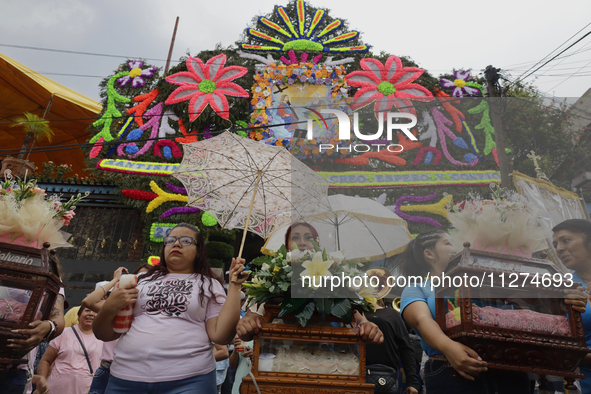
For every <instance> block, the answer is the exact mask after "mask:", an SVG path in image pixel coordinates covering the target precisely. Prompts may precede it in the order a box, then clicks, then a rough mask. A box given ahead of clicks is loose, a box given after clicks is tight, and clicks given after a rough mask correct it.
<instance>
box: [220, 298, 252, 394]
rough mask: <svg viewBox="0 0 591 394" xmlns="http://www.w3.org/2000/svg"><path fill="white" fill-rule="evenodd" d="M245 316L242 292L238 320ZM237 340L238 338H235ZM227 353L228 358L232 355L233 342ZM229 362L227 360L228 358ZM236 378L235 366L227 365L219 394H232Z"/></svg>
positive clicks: (244, 302)
mask: <svg viewBox="0 0 591 394" xmlns="http://www.w3.org/2000/svg"><path fill="white" fill-rule="evenodd" d="M244 315H246V294H245V293H244V291H241V292H240V318H243V317H244ZM236 338H238V337H236ZM228 352H229V354H230V357H231V356H232V354H233V353H234V341H232V343H230V344H229V345H228ZM228 360H229V358H228ZM235 376H236V366H234V367H232V366H230V365H229V364H228V370H227V371H226V379H225V380H224V383H223V384H222V387H221V394H230V393H232V387H233V386H234V379H235Z"/></svg>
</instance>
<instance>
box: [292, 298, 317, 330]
mask: <svg viewBox="0 0 591 394" xmlns="http://www.w3.org/2000/svg"><path fill="white" fill-rule="evenodd" d="M307 301H310V299H307ZM315 309H316V305H315V304H314V301H313V300H312V301H310V302H308V303H307V304H306V305H305V306H304V308H303V309H302V311H301V312H299V313H296V315H295V317H296V319H298V322H299V323H300V325H301V326H302V327H306V324H308V320H310V318H311V317H312V314H313V313H314V310H315Z"/></svg>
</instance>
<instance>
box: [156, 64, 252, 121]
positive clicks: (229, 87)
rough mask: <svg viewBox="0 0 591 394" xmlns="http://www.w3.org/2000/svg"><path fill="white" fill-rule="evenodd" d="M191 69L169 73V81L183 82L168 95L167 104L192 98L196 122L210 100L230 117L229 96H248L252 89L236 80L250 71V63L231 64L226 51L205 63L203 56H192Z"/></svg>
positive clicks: (222, 114) (191, 114)
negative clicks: (246, 65) (200, 57)
mask: <svg viewBox="0 0 591 394" xmlns="http://www.w3.org/2000/svg"><path fill="white" fill-rule="evenodd" d="M186 64H187V69H188V71H181V72H178V73H176V74H173V75H169V76H168V77H166V81H168V83H171V84H173V85H179V86H180V87H178V88H176V89H175V90H174V91H173V92H172V93H171V94H170V96H168V98H167V99H166V104H167V105H171V104H176V103H180V102H182V101H187V100H190V101H189V119H190V120H191V122H193V121H194V120H195V119H197V118H198V117H199V115H201V113H202V112H203V110H204V109H205V107H206V106H207V105H208V104H209V105H210V106H211V108H212V109H213V110H214V111H215V113H216V114H217V115H219V116H220V117H221V118H222V119H225V120H228V119H230V105H229V104H228V99H227V98H226V96H234V97H244V98H247V97H248V92H247V91H246V90H244V89H243V88H242V87H241V86H240V85H237V84H236V83H234V82H231V81H233V80H234V79H236V78H240V77H242V76H243V75H245V74H246V73H247V69H246V67H241V66H229V67H224V64H226V55H225V54H223V53H222V54H220V55H217V56H214V57H212V58H211V59H209V60H208V61H207V63H205V64H203V62H202V61H201V59H198V58H195V57H189V58H188V59H187V62H186Z"/></svg>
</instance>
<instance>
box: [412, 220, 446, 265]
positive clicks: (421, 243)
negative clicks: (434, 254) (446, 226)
mask: <svg viewBox="0 0 591 394" xmlns="http://www.w3.org/2000/svg"><path fill="white" fill-rule="evenodd" d="M445 234H446V232H445V231H443V230H441V229H434V230H429V231H425V232H422V233H420V234H419V235H417V237H416V238H415V239H413V240H412V241H410V242H409V243H408V245H407V246H406V250H405V251H404V252H403V255H402V273H403V275H405V276H425V275H426V274H427V272H429V271H430V270H431V266H430V265H429V263H427V261H425V253H424V252H425V249H433V248H434V247H435V244H436V243H437V241H439V239H441V237H442V236H443V235H445Z"/></svg>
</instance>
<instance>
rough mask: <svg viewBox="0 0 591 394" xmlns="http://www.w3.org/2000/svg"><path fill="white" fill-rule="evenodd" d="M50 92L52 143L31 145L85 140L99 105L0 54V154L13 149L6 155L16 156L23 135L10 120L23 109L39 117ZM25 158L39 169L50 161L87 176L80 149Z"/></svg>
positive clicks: (73, 142)
mask: <svg viewBox="0 0 591 394" xmlns="http://www.w3.org/2000/svg"><path fill="white" fill-rule="evenodd" d="M52 95H53V102H52V104H51V108H50V109H49V112H48V113H47V115H46V117H45V119H46V120H49V121H50V123H49V126H50V127H51V128H52V129H53V131H54V132H55V135H54V137H53V138H52V142H49V141H47V140H45V141H41V142H38V141H36V142H35V145H34V147H44V146H47V147H48V146H52V147H54V146H59V145H76V144H83V143H85V142H87V140H88V139H89V138H88V137H89V135H90V133H89V130H88V127H89V126H90V125H91V124H92V122H94V121H95V120H96V119H97V115H98V114H99V113H100V112H101V105H100V104H99V103H98V102H96V101H94V100H91V99H89V98H88V97H85V96H83V95H81V94H79V93H76V92H74V91H73V90H70V89H68V88H66V87H65V86H62V85H60V84H58V83H56V82H54V81H52V80H51V79H49V78H47V77H44V76H43V75H41V74H39V73H37V72H35V71H33V70H31V69H29V68H27V67H25V66H23V65H22V64H20V63H18V62H16V61H14V60H12V59H10V58H9V57H7V56H6V55H3V54H2V53H0V157H4V156H6V155H7V154H8V153H7V150H8V149H11V150H14V152H11V153H10V155H11V156H13V157H16V156H17V155H18V149H20V147H21V146H22V143H23V140H24V138H25V133H24V130H23V128H22V127H11V123H10V122H11V121H12V120H13V119H15V118H16V117H18V116H21V115H22V114H23V113H25V112H31V113H34V114H35V115H38V116H39V117H42V116H43V114H44V113H45V109H46V107H47V105H48V104H49V100H50V98H51V96H52ZM25 158H26V155H25ZM29 160H30V161H33V162H35V165H36V166H37V167H39V170H41V169H42V168H43V166H42V165H41V163H42V162H47V161H53V162H54V163H55V164H71V165H72V169H73V171H72V172H71V173H70V174H68V175H73V174H78V175H79V176H84V175H87V174H86V173H84V172H83V169H84V168H87V165H86V163H85V162H84V153H83V152H82V150H80V148H70V149H68V150H55V151H52V152H38V153H35V152H34V151H33V153H31V155H30V157H29Z"/></svg>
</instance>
